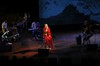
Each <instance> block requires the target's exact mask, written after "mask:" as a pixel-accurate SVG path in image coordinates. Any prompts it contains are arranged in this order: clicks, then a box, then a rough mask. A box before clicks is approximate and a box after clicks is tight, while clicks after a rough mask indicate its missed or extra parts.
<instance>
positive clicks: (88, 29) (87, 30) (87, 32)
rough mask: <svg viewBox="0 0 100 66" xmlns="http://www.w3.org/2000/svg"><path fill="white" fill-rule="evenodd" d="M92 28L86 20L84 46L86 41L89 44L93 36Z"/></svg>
mask: <svg viewBox="0 0 100 66" xmlns="http://www.w3.org/2000/svg"><path fill="white" fill-rule="evenodd" d="M91 26H92V25H90V24H89V23H88V21H87V20H86V21H85V22H84V35H83V44H84V42H85V41H87V44H89V43H90V42H89V39H90V37H91V36H92V35H93V34H92V32H91Z"/></svg>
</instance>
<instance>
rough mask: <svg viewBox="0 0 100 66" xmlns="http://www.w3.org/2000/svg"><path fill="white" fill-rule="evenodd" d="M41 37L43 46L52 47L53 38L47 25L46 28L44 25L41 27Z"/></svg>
mask: <svg viewBox="0 0 100 66" xmlns="http://www.w3.org/2000/svg"><path fill="white" fill-rule="evenodd" d="M43 38H44V47H45V48H46V47H47V46H48V47H49V48H53V47H54V46H53V40H52V36H51V31H50V28H49V27H48V28H47V29H46V28H45V27H44V28H43Z"/></svg>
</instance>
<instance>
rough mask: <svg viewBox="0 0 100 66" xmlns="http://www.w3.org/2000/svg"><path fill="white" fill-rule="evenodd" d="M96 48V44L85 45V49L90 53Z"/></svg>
mask: <svg viewBox="0 0 100 66" xmlns="http://www.w3.org/2000/svg"><path fill="white" fill-rule="evenodd" d="M97 48H98V45H97V44H88V45H86V49H87V50H89V51H91V50H96V49H97Z"/></svg>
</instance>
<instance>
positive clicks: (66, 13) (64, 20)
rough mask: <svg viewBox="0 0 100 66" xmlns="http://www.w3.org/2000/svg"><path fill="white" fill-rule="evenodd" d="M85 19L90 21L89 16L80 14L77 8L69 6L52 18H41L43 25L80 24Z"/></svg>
mask: <svg viewBox="0 0 100 66" xmlns="http://www.w3.org/2000/svg"><path fill="white" fill-rule="evenodd" d="M84 19H89V16H88V15H84V14H83V13H79V12H78V10H77V9H76V7H75V6H73V5H71V4H69V5H68V6H66V7H65V9H64V10H63V11H62V13H60V14H58V15H56V16H52V17H50V18H41V23H42V24H44V23H48V24H50V25H65V24H80V23H82V22H83V21H84Z"/></svg>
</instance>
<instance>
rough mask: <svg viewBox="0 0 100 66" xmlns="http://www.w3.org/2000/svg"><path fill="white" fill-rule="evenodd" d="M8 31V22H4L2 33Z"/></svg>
mask: <svg viewBox="0 0 100 66" xmlns="http://www.w3.org/2000/svg"><path fill="white" fill-rule="evenodd" d="M6 31H8V23H7V21H4V22H3V23H2V32H3V33H5V32H6Z"/></svg>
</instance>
